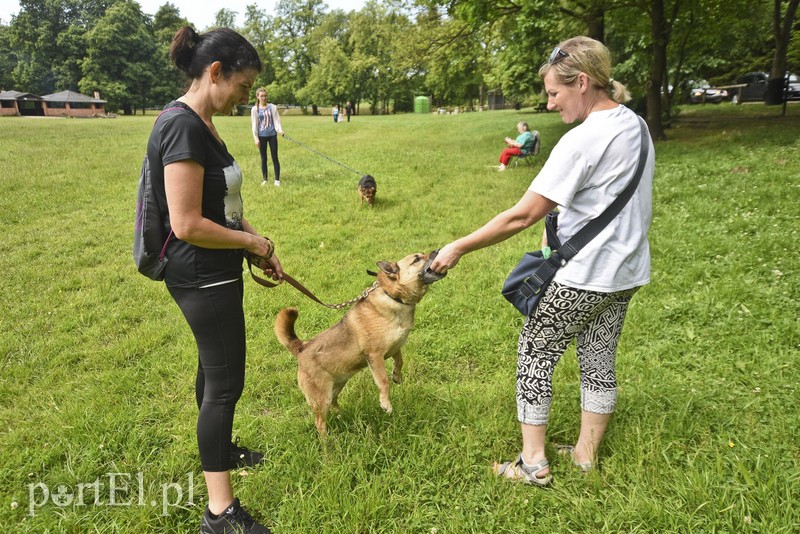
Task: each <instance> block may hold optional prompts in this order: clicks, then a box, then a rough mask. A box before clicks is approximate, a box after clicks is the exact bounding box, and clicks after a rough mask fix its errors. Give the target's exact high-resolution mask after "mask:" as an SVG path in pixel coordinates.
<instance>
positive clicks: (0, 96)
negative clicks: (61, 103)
mask: <svg viewBox="0 0 800 534" xmlns="http://www.w3.org/2000/svg"><path fill="white" fill-rule="evenodd" d="M0 100H41V97H38V96H36V95H32V94H31V93H21V92H20V91H0Z"/></svg>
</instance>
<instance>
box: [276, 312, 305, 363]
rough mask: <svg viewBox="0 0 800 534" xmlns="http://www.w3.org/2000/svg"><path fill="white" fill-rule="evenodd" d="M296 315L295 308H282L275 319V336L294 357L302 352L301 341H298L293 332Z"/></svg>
mask: <svg viewBox="0 0 800 534" xmlns="http://www.w3.org/2000/svg"><path fill="white" fill-rule="evenodd" d="M297 315H298V312H297V308H283V309H282V310H281V311H279V312H278V317H276V318H275V335H276V336H277V338H278V341H280V342H281V345H283V346H284V347H286V348H287V349H289V351H290V352H291V353H292V354H294V355H295V356H297V355H298V354H299V353H300V351H301V350H303V340H301V339H299V338H298V337H297V334H296V333H295V331H294V322H295V321H296V320H297Z"/></svg>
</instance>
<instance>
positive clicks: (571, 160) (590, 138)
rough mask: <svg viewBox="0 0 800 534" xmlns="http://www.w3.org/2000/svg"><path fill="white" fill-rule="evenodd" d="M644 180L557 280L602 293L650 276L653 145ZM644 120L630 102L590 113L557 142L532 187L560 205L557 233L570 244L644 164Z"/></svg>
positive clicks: (620, 191) (637, 283) (646, 280)
mask: <svg viewBox="0 0 800 534" xmlns="http://www.w3.org/2000/svg"><path fill="white" fill-rule="evenodd" d="M648 143H649V145H650V146H649V151H648V157H647V163H646V165H645V168H644V174H643V175H642V178H641V182H640V183H639V186H638V188H637V189H636V191H635V192H634V194H633V198H631V200H630V202H628V204H627V205H626V206H625V207H624V208H623V209H622V211H621V212H620V214H619V215H617V217H616V218H615V219H614V220H613V221H611V222H610V223H609V224H608V226H606V227H605V228H604V229H603V230H602V231H601V232H600V234H598V235H597V237H595V238H594V239H593V240H592V241H591V242H589V244H587V245H586V246H585V247H584V248H583V249H581V251H580V252H578V254H576V255H575V257H574V258H572V259H571V260H570V261H569V262H568V263H567V264H566V265H565V266H564V267H562V268H561V269H559V271H558V273H557V274H556V276H555V280H556V281H557V282H559V283H561V284H564V285H567V286H571V287H575V288H578V289H588V290H591V291H599V292H603V293H611V292H614V291H622V290H624V289H630V288H633V287H638V286H641V285H644V284H647V283H648V282H650V247H649V245H648V242H647V231H648V230H649V228H650V222H651V220H652V210H653V202H652V193H653V170H654V167H655V150H654V149H653V143H652V141H651V140H650V137H649V135H648ZM640 148H641V129H640V127H639V118H638V117H637V116H636V114H635V113H634V112H633V111H631V110H630V109H628V108H627V107H625V106H622V105H620V106H618V107H616V108H614V109H611V110H606V111H595V112H593V113H590V114H589V116H588V117H587V118H586V120H585V121H584V122H583V123H582V124H580V125H578V126H577V127H575V128H573V129H572V130H570V131H569V132H567V133H566V134H565V135H564V136H563V137H562V138H561V140H560V141H559V142H558V144H557V145H556V146H555V148H553V151H552V153H551V154H550V157H549V158H548V160H547V162H546V163H545V164H544V167H542V170H541V171H540V172H539V174H538V175H537V176H536V178H535V179H534V180H533V183H531V186H530V190H531V191H533V192H535V193H538V194H540V195H542V196H543V197H546V198H548V199H550V200H552V201H553V202H556V203H557V204H558V205H559V207H560V208H559V211H560V214H559V216H558V237H559V239H560V240H561V242H562V243H565V242H567V240H569V238H571V237H572V236H573V235H575V233H577V232H578V231H579V230H580V229H581V228H583V227H584V226H585V225H586V223H588V222H589V221H591V220H592V219H594V218H595V217H597V216H598V215H600V214H601V213H603V211H604V210H605V209H606V208H607V207H608V206H609V205H610V204H611V203H612V202H613V201H614V199H616V198H617V197H618V196H619V195H620V193H622V191H623V190H624V189H625V187H626V186H627V185H628V184H629V183H630V181H631V180H632V179H633V175H634V173H635V172H636V166H637V164H638V163H639V150H640Z"/></svg>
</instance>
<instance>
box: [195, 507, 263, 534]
mask: <svg viewBox="0 0 800 534" xmlns="http://www.w3.org/2000/svg"><path fill="white" fill-rule="evenodd" d="M200 534H271V532H270V530H269V529H268V528H267V527H265V526H264V525H262V524H260V523H258V522H257V521H256V520H255V519H253V518H252V517H251V516H250V514H248V513H247V511H246V510H245V509H244V508H242V507H241V505H240V504H239V499H234V500H233V502H232V503H231V505H230V506H228V509H227V510H225V511H224V512H222V513H221V514H220V515H219V516H218V517H217V518H216V519H212V518H211V511H210V510H209V509H208V507H206V511H205V512H203V520H202V521H201V522H200Z"/></svg>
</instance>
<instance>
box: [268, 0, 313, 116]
mask: <svg viewBox="0 0 800 534" xmlns="http://www.w3.org/2000/svg"><path fill="white" fill-rule="evenodd" d="M324 5H325V4H323V2H322V0H280V1H279V2H278V5H277V6H276V13H277V16H276V17H275V33H274V41H275V42H274V45H273V46H271V51H272V54H273V55H272V57H273V60H272V65H273V67H274V69H275V78H274V82H273V83H271V84H270V86H269V87H268V90H269V91H270V95H272V99H277V95H280V96H281V98H282V99H284V101H286V102H297V99H296V97H295V95H296V94H297V91H298V90H299V89H301V88H303V87H305V85H306V83H307V82H308V78H309V76H310V75H311V67H312V65H313V64H314V61H313V58H312V56H311V54H310V51H309V40H310V37H309V36H310V35H311V33H312V32H313V30H314V28H315V27H316V26H317V25H318V24H319V22H320V20H321V19H322V17H323V15H324V12H323V7H324Z"/></svg>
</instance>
